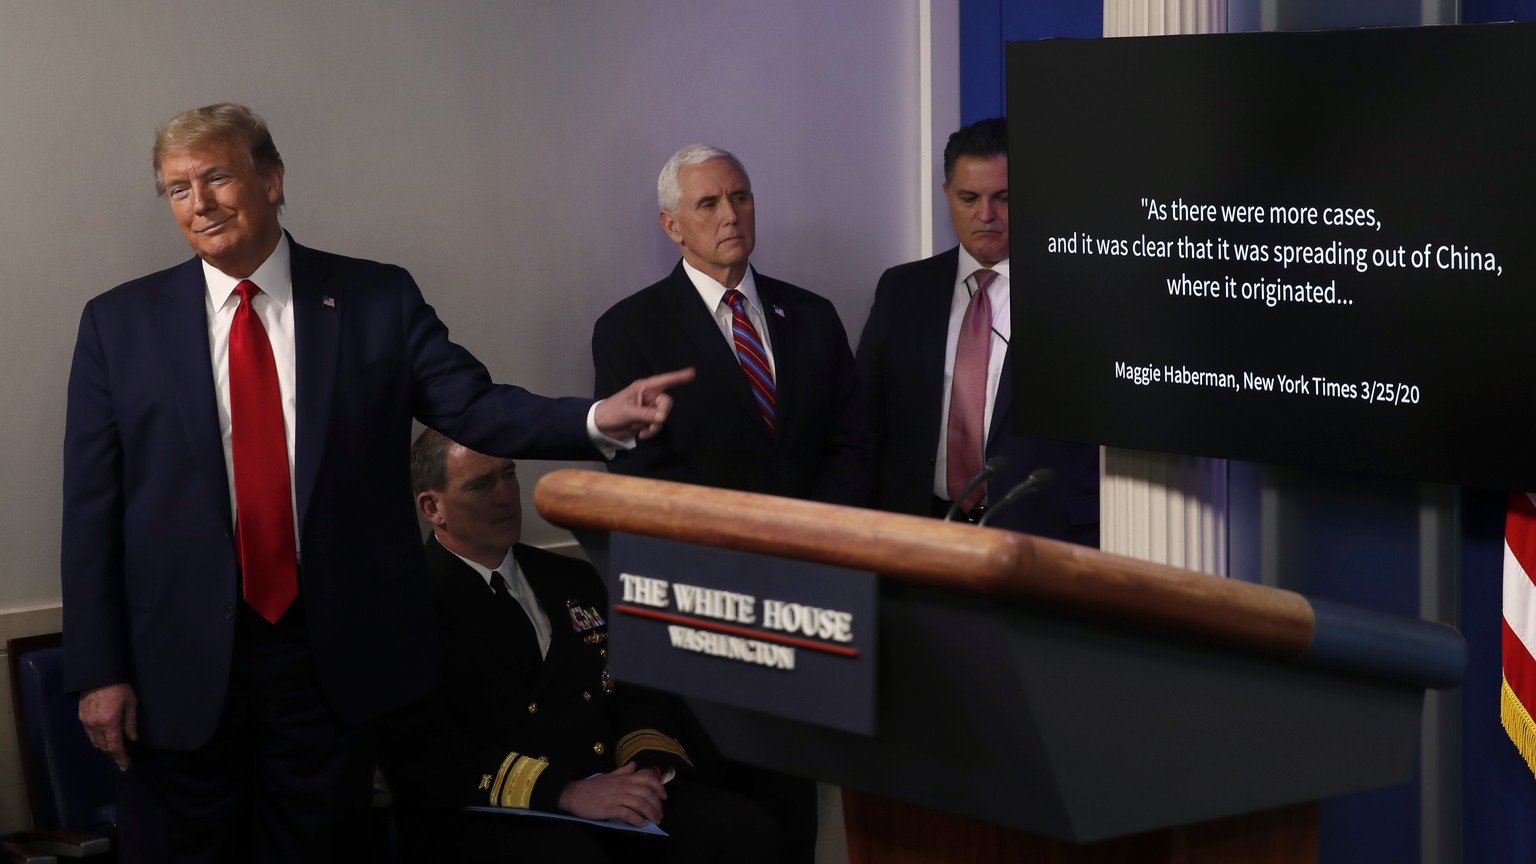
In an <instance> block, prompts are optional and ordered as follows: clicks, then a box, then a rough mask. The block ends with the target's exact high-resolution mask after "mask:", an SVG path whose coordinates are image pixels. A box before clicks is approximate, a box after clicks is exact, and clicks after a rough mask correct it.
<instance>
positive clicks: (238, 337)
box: [229, 279, 299, 624]
mask: <svg viewBox="0 0 1536 864" xmlns="http://www.w3.org/2000/svg"><path fill="white" fill-rule="evenodd" d="M235 291H236V292H237V293H238V294H239V295H240V305H239V307H238V308H236V309H235V320H234V323H232V324H230V325H229V415H230V425H231V427H232V428H231V432H230V441H231V446H232V448H233V450H234V462H235V550H236V552H237V554H238V555H239V556H240V574H241V578H242V579H243V581H244V583H245V602H247V603H249V604H250V605H251V608H252V609H255V610H256V611H257V612H258V613H259V614H260V615H261V617H263V618H265V619H267V620H268V621H271V622H273V623H274V624H275V623H277V619H278V618H280V617H282V614H283V612H285V611H286V610H287V609H288V607H289V606H290V605H292V603H293V600H294V598H295V597H297V596H298V594H299V574H298V552H297V546H296V544H295V542H294V537H293V494H292V491H291V488H292V487H291V484H290V480H289V476H288V438H287V436H286V435H285V434H284V433H283V402H282V398H283V397H282V393H281V392H279V390H278V386H277V363H276V362H275V361H274V360H273V359H272V343H271V342H269V341H267V331H266V328H264V327H262V326H261V319H260V318H258V317H257V316H256V310H255V309H254V308H252V305H251V300H252V299H253V298H254V297H255V296H256V295H257V294H260V293H261V289H260V288H257V287H256V285H255V283H253V282H251V281H250V280H249V279H247V280H244V281H242V282H241V283H240V284H239V285H236V286H235Z"/></svg>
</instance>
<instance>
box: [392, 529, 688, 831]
mask: <svg viewBox="0 0 1536 864" xmlns="http://www.w3.org/2000/svg"><path fill="white" fill-rule="evenodd" d="M426 553H427V570H428V573H429V574H430V578H431V588H432V605H433V611H434V612H435V614H436V616H437V624H438V627H437V631H438V633H437V639H438V648H439V654H440V658H441V674H440V676H439V682H438V687H437V690H436V691H435V692H433V693H432V694H431V695H430V696H429V697H428V698H427V699H426V700H425V701H423V702H422V703H419V704H418V705H416V706H414V707H413V708H412V709H410V710H408V711H407V712H405V713H404V715H403V716H402V717H401V718H398V719H397V721H396V722H393V723H391V724H389V725H390V727H391V728H390V729H389V730H388V733H387V734H386V736H385V742H384V747H383V760H382V762H383V767H384V773H385V776H386V777H387V778H388V780H389V783H390V786H391V787H392V789H393V791H394V794H395V796H396V798H397V800H399V801H401V802H402V803H404V804H406V805H408V806H414V807H424V808H431V809H439V808H444V809H446V808H456V807H460V806H464V805H481V806H498V807H519V808H531V809H535V810H549V811H553V810H556V809H558V808H557V802H558V800H559V797H560V792H561V790H562V789H563V788H564V787H565V785H566V784H567V783H569V782H571V781H572V780H580V779H582V778H585V777H588V776H590V775H592V774H596V773H603V772H608V771H612V770H614V769H615V768H618V767H619V766H621V765H623V764H624V763H626V762H629V761H631V760H633V761H635V762H636V763H637V764H639V765H640V766H641V767H648V766H651V765H661V766H664V767H668V768H675V769H679V770H688V769H691V765H690V763H689V762H688V757H687V754H686V753H685V752H684V751H683V748H682V746H681V745H679V744H678V743H677V742H676V741H675V740H673V739H672V738H671V737H670V736H669V735H666V734H663V733H662V732H659V731H657V730H656V728H655V727H656V726H658V725H660V726H666V725H668V714H669V712H668V709H667V707H666V705H667V703H666V701H665V699H664V697H660V696H657V695H655V694H650V693H646V692H644V691H638V690H636V689H634V688H629V687H626V686H625V685H615V683H614V682H613V679H612V678H611V677H610V676H609V675H608V659H607V656H608V641H607V639H608V628H607V624H606V620H605V619H606V617H607V615H608V604H607V592H606V589H605V588H604V586H603V583H602V580H601V579H600V578H598V575H597V573H596V571H594V570H593V569H592V566H591V565H589V564H587V563H586V562H584V561H578V560H576V559H573V558H568V557H565V556H563V555H557V554H555V553H553V552H547V551H544V550H542V549H536V548H533V547H531V546H523V545H518V546H515V547H513V555H514V556H515V557H516V559H517V563H518V565H519V566H520V567H521V568H522V571H523V574H524V575H525V576H526V577H527V579H528V582H529V584H530V585H531V586H532V587H533V591H534V594H535V595H537V597H538V600H539V603H540V605H541V606H542V607H543V609H544V613H545V614H546V615H547V616H548V617H549V624H550V640H549V653H548V654H547V655H546V657H545V658H544V659H543V660H542V662H541V661H539V658H538V656H537V654H536V653H523V651H522V650H519V649H518V647H517V646H518V645H519V642H518V641H517V640H515V639H511V638H507V636H506V634H505V630H506V626H505V623H504V619H502V618H501V617H499V616H500V615H502V614H503V613H504V610H503V609H502V608H499V606H498V604H497V603H494V602H493V600H494V599H495V598H494V595H492V593H491V589H490V588H489V587H487V585H486V582H485V579H484V578H483V577H482V576H481V575H480V574H479V573H478V572H476V571H475V570H474V569H473V568H471V567H470V566H469V565H467V564H465V563H464V562H463V561H462V560H460V559H459V558H458V556H456V555H454V554H453V553H452V552H449V551H448V550H447V549H445V548H443V546H442V545H441V544H439V543H438V542H437V538H436V537H435V536H434V537H429V538H428V539H427V543H426Z"/></svg>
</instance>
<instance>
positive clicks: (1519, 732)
mask: <svg viewBox="0 0 1536 864" xmlns="http://www.w3.org/2000/svg"><path fill="white" fill-rule="evenodd" d="M1501 681H1502V684H1503V686H1502V687H1500V688H1499V689H1500V694H1499V718H1500V719H1501V720H1503V721H1504V731H1505V732H1508V733H1509V740H1511V741H1513V742H1515V747H1516V749H1518V750H1519V751H1520V755H1521V756H1523V757H1525V764H1526V766H1527V767H1528V768H1530V769H1531V773H1532V774H1536V721H1533V720H1532V719H1531V712H1529V711H1527V710H1526V708H1525V705H1524V703H1522V702H1521V701H1520V699H1519V697H1517V696H1515V691H1513V690H1511V689H1509V679H1507V678H1502V677H1501Z"/></svg>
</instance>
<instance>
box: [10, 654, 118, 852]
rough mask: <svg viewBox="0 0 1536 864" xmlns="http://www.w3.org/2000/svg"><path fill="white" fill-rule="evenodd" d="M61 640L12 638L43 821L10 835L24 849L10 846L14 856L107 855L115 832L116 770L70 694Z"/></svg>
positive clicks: (20, 734) (38, 815)
mask: <svg viewBox="0 0 1536 864" xmlns="http://www.w3.org/2000/svg"><path fill="white" fill-rule="evenodd" d="M62 645H63V639H62V637H61V636H60V634H58V633H49V634H46V635H42V636H26V637H22V638H19V639H11V640H10V641H9V642H8V643H7V648H8V651H9V655H10V672H11V700H12V707H13V709H14V714H15V718H16V738H17V742H18V743H19V744H20V745H21V765H22V773H23V776H24V777H25V779H26V784H27V800H28V803H30V804H31V806H32V824H33V825H34V826H37V828H36V829H35V830H32V831H22V832H17V833H15V834H12V835H8V836H7V837H6V838H4V839H5V841H6V842H7V843H8V844H11V845H12V846H14V847H16V849H19V850H20V852H21V853H22V856H23V857H19V858H18V857H17V852H16V851H15V850H7V853H8V854H9V855H11V856H12V860H30V861H35V862H41V861H44V860H46V858H45V857H44V856H47V855H58V856H59V857H69V858H78V857H82V856H91V857H95V856H99V855H106V854H108V853H109V852H110V850H111V848H112V838H113V837H114V836H115V835H116V807H115V805H114V803H113V801H114V797H115V786H116V780H115V779H114V777H113V774H114V772H115V769H114V768H113V766H112V763H111V761H110V760H108V759H107V758H106V757H104V756H103V755H102V754H100V753H98V752H96V748H94V747H92V746H91V742H90V740H89V739H88V738H86V737H85V730H84V729H83V728H81V726H80V718H79V713H78V705H77V704H76V700H74V699H72V698H70V697H69V696H67V695H65V693H64V684H63V681H64V668H63V667H64V649H63V647H62ZM27 853H30V854H32V855H33V856H34V857H31V858H27V857H24V856H25V854H27ZM98 860H102V859H98Z"/></svg>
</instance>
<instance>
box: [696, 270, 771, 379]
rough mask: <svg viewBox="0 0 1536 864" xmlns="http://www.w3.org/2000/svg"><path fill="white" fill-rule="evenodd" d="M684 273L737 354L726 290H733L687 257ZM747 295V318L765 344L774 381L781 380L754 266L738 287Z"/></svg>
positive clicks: (731, 314) (764, 348) (742, 278)
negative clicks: (758, 291) (758, 292)
mask: <svg viewBox="0 0 1536 864" xmlns="http://www.w3.org/2000/svg"><path fill="white" fill-rule="evenodd" d="M683 272H684V273H686V274H688V280H689V281H690V282H692V283H693V287H694V289H695V290H697V291H698V292H699V299H700V300H703V301H704V307H705V308H706V309H708V310H709V314H710V315H713V316H714V318H715V324H717V325H719V327H720V335H721V336H723V337H725V344H727V345H729V346H731V353H733V354H734V353H736V336H735V335H734V333H733V332H732V328H733V320H732V316H733V315H734V313H733V312H732V311H731V307H729V306H727V305H726V304H725V292H726V291H728V290H730V289H728V288H726V287H725V286H724V285H722V284H720V283H719V282H716V281H715V280H714V278H712V277H710V276H708V275H705V273H704V272H703V271H701V270H698V269H696V268H695V267H694V266H693V265H692V264H689V263H688V260H687V259H686V258H685V259H683ZM736 290H737V291H740V292H741V293H742V295H743V296H744V297H746V298H747V319H748V320H750V321H751V322H752V327H753V328H754V329H756V330H757V338H758V339H760V340H761V341H762V343H763V353H765V354H767V355H768V371H769V372H771V373H772V374H773V380H774V381H778V380H779V373H778V369H777V367H776V366H775V365H774V360H773V344H772V343H771V342H770V341H769V339H768V319H766V318H764V317H763V301H762V300H760V299H758V296H757V281H756V280H755V279H753V278H752V268H751V267H748V268H747V274H746V275H745V276H743V277H741V284H740V285H737V286H736Z"/></svg>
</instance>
